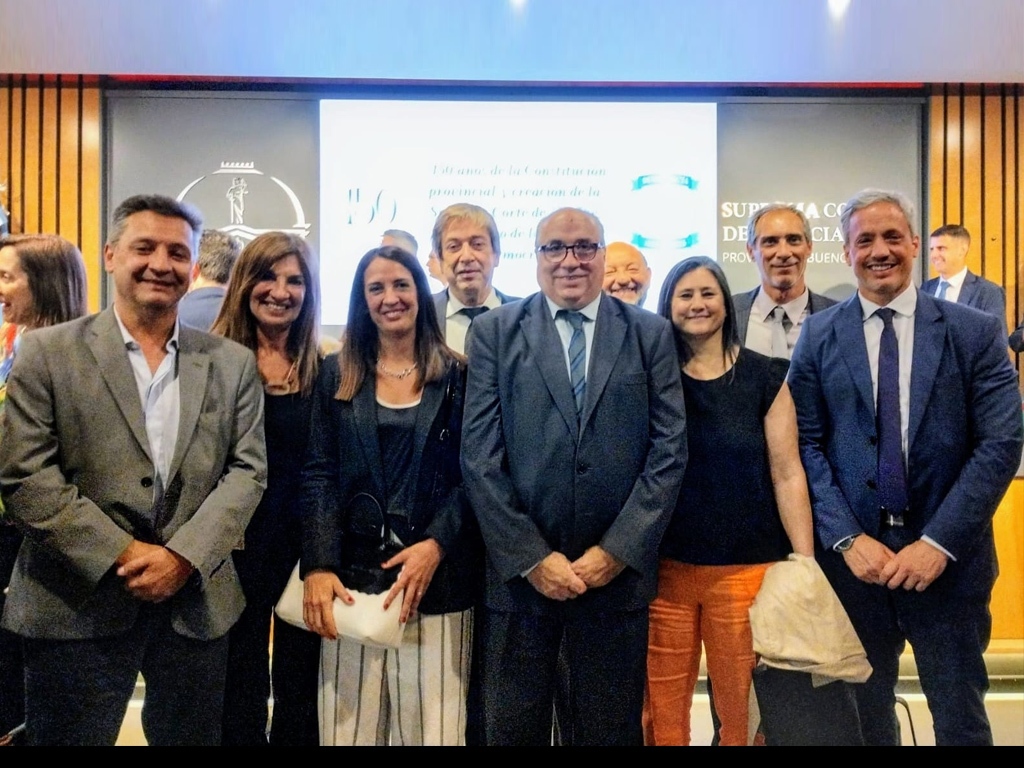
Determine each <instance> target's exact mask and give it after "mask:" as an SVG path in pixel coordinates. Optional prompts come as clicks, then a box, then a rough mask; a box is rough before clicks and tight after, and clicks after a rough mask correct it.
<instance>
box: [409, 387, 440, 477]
mask: <svg viewBox="0 0 1024 768" xmlns="http://www.w3.org/2000/svg"><path fill="white" fill-rule="evenodd" d="M448 375H449V373H448V372H446V373H445V375H444V376H442V377H441V380H440V381H435V382H431V383H429V384H427V385H425V386H424V387H423V394H422V395H421V396H420V406H419V408H417V409H416V426H415V427H414V429H413V435H412V445H413V454H412V455H413V465H412V466H411V467H410V468H409V472H410V475H409V476H410V477H413V478H417V477H419V476H420V459H421V458H422V456H423V450H424V448H425V447H426V445H427V436H428V435H429V434H430V427H431V426H432V425H433V423H434V419H435V418H437V412H438V411H439V410H440V409H441V402H442V401H443V400H444V395H445V392H446V391H447V384H448Z"/></svg>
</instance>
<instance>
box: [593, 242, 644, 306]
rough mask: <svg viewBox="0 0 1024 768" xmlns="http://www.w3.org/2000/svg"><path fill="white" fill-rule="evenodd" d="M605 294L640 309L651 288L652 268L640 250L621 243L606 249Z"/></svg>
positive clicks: (615, 243)
mask: <svg viewBox="0 0 1024 768" xmlns="http://www.w3.org/2000/svg"><path fill="white" fill-rule="evenodd" d="M602 287H603V289H604V292H605V293H606V294H607V295H609V296H614V297H615V298H617V299H621V300H622V301H624V302H626V303H627V304H635V305H636V306H638V307H642V306H643V305H644V299H646V298H647V289H648V288H650V287H651V268H650V267H649V266H647V259H645V258H644V255H643V253H641V252H640V249H639V248H637V247H635V246H633V245H630V244H629V243H623V242H621V241H619V242H614V243H608V246H607V247H606V248H605V266H604V285H603V286H602Z"/></svg>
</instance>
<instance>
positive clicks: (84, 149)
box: [0, 76, 103, 310]
mask: <svg viewBox="0 0 1024 768" xmlns="http://www.w3.org/2000/svg"><path fill="white" fill-rule="evenodd" d="M81 83H82V80H81V78H77V77H71V78H68V77H61V78H53V77H47V78H44V77H39V76H17V77H14V76H2V77H0V180H2V181H3V182H4V183H5V184H8V186H9V191H8V192H7V193H5V194H4V195H3V197H2V198H0V199H2V201H3V203H4V204H5V207H7V208H8V210H10V212H11V231H12V232H56V233H58V234H60V235H61V236H63V237H65V238H67V239H68V240H70V241H71V242H73V243H75V244H76V245H77V246H78V247H79V249H81V251H82V256H83V257H84V258H85V266H86V273H87V276H88V280H89V308H90V309H92V310H98V309H99V303H100V288H101V285H102V274H103V270H102V265H101V263H100V259H101V247H100V231H101V224H102V223H101V200H102V195H101V187H102V140H101V136H100V131H101V129H102V114H101V113H102V98H101V93H100V89H99V87H98V86H97V85H94V84H93V85H88V86H86V87H84V88H83V87H82V85H81ZM8 126H10V128H9V129H8ZM8 169H9V170H8Z"/></svg>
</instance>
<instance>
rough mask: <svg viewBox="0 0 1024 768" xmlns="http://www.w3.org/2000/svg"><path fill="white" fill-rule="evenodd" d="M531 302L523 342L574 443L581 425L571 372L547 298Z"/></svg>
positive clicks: (536, 296) (537, 297) (537, 296)
mask: <svg viewBox="0 0 1024 768" xmlns="http://www.w3.org/2000/svg"><path fill="white" fill-rule="evenodd" d="M532 301H533V306H532V307H530V309H529V311H527V312H526V313H524V315H523V319H522V320H521V321H520V326H521V327H522V329H523V338H524V339H526V343H527V345H528V346H529V347H530V354H531V357H532V358H533V361H534V363H535V364H536V365H537V367H538V368H539V369H540V375H541V378H543V379H544V383H545V385H547V388H548V392H549V393H550V394H551V399H552V400H554V401H555V406H556V407H557V408H558V412H559V413H560V414H562V418H563V419H564V420H565V426H566V427H567V428H568V429H569V432H570V433H571V434H572V436H573V439H575V438H576V436H577V435H578V434H579V425H578V424H577V423H576V403H575V401H574V400H573V397H572V386H571V385H570V383H569V371H568V370H567V369H566V366H565V350H564V347H563V346H562V340H561V339H560V338H559V336H558V331H557V330H556V329H555V321H554V319H553V318H552V317H551V314H550V312H548V304H547V301H545V299H544V294H543V293H537V294H534V297H533V299H532ZM595 330H596V329H595ZM595 338H596V337H595Z"/></svg>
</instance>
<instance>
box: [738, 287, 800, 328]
mask: <svg viewBox="0 0 1024 768" xmlns="http://www.w3.org/2000/svg"><path fill="white" fill-rule="evenodd" d="M810 294H811V292H810V291H808V290H807V288H806V287H805V288H804V292H803V293H801V294H800V295H799V296H797V297H796V298H795V299H791V300H790V301H789V302H787V303H785V304H776V303H775V300H774V299H772V297H771V296H769V295H768V292H767V291H766V290H765V289H764V287H763V286H762V287H761V288H759V289H758V291H757V295H756V296H754V303H753V305H752V307H751V310H750V314H751V316H753V317H756V318H757V319H758V320H760V321H762V322H768V316H769V315H770V314H771V313H772V312H774V311H775V308H776V307H782V311H783V312H785V313H786V317H788V318H789V321H790V323H792V324H793V325H797V324H798V323H799V322H800V318H801V317H803V314H804V310H805V309H807V303H808V301H810Z"/></svg>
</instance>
